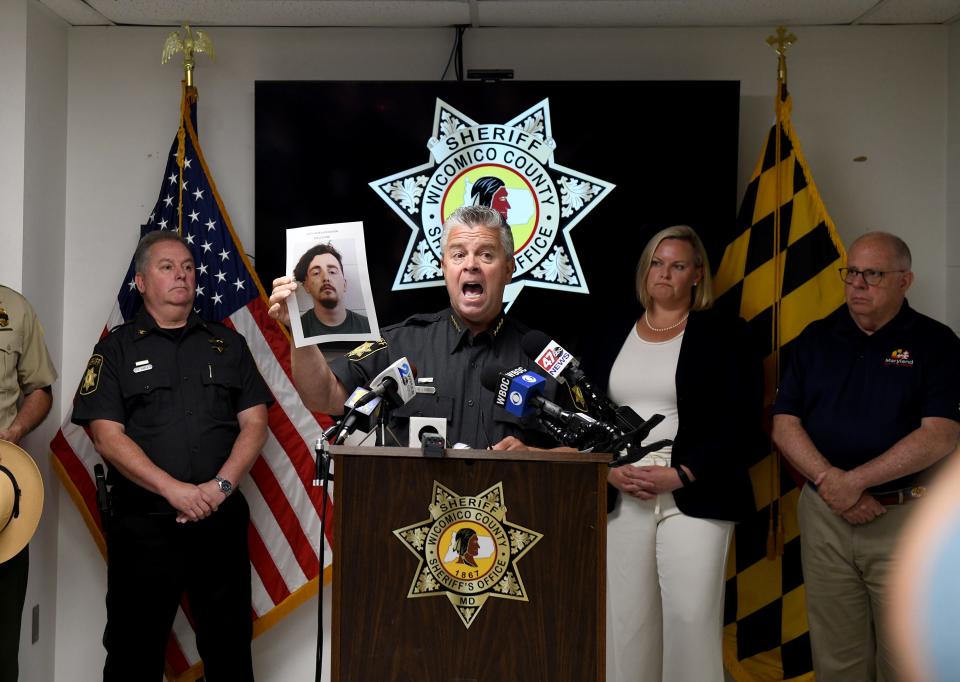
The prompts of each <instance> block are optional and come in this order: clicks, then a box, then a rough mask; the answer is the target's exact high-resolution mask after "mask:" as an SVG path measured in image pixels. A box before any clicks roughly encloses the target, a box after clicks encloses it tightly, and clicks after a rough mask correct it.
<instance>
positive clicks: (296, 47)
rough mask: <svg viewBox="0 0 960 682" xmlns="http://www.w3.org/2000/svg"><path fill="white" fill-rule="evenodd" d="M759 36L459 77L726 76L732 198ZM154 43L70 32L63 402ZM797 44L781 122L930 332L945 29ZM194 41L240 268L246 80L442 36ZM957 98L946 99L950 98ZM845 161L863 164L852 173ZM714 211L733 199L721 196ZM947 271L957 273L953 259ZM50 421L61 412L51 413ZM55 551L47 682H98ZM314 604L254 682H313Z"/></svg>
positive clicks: (495, 58)
mask: <svg viewBox="0 0 960 682" xmlns="http://www.w3.org/2000/svg"><path fill="white" fill-rule="evenodd" d="M770 32H771V31H770V30H769V29H763V28H756V29H682V30H681V29H670V30H626V29H624V30H578V31H574V30H535V29H522V30H521V29H510V30H506V29H483V30H470V31H468V32H467V34H466V37H465V44H466V49H465V62H466V64H467V65H468V66H469V67H483V68H495V67H510V68H513V69H515V70H516V76H517V78H518V79H527V80H536V79H585V80H586V79H734V80H740V81H741V93H742V98H741V145H740V150H741V162H740V163H741V169H740V179H741V182H740V186H741V188H742V187H743V185H744V184H745V182H746V179H747V177H748V176H749V174H750V171H751V170H752V168H753V165H754V163H755V162H756V158H757V155H758V154H759V149H760V145H761V143H762V140H763V138H764V136H765V135H766V132H767V129H768V127H769V125H770V122H771V119H772V112H773V108H772V96H773V91H774V76H775V68H776V62H775V57H774V55H773V54H772V52H771V50H770V49H769V48H768V47H767V46H766V44H765V42H764V39H765V38H766V36H767V35H768V34H769V33H770ZM167 33H168V30H167V29H144V28H115V27H114V28H74V29H71V30H70V31H69V50H68V64H69V67H68V78H67V93H68V96H67V101H68V111H69V116H68V119H67V125H66V131H67V132H66V137H67V154H66V208H65V211H66V216H67V219H66V238H65V245H64V246H65V253H66V254H68V256H67V258H66V259H65V263H64V287H63V291H64V300H63V320H62V322H63V328H64V329H69V330H70V340H69V341H68V342H67V343H65V344H64V348H63V354H62V362H61V363H60V365H61V367H62V374H63V385H64V386H68V387H72V386H76V385H77V383H78V381H79V378H80V374H81V371H82V369H83V367H84V365H85V362H86V359H87V356H88V354H89V352H90V348H91V347H92V345H93V342H94V340H95V339H96V338H97V335H98V334H99V332H100V329H101V327H102V324H103V322H104V321H105V319H106V316H107V313H108V312H109V309H110V307H111V305H112V300H113V297H114V295H115V294H116V292H117V289H118V287H119V285H120V279H121V277H122V276H123V273H124V270H125V268H126V266H127V263H128V261H129V258H130V253H131V251H132V249H133V246H134V244H135V242H136V237H137V233H138V232H137V227H138V225H139V224H140V223H141V222H142V221H143V220H144V218H145V216H146V214H147V212H148V211H149V210H150V207H151V206H152V204H153V202H154V201H155V199H156V192H157V191H158V189H159V182H160V175H161V173H162V172H163V164H164V159H163V158H162V157H163V155H164V154H165V153H166V150H167V148H168V145H169V144H170V141H171V139H172V136H173V134H174V131H175V126H176V117H177V107H178V104H179V99H178V98H179V83H178V81H179V78H180V74H179V71H178V68H177V67H176V66H172V65H168V66H166V67H161V66H160V64H159V56H160V48H161V45H162V43H163V40H164V38H165V36H166V34H167ZM795 33H797V34H798V35H799V36H800V40H799V42H798V43H797V44H796V45H795V46H794V47H793V48H792V50H791V56H790V68H791V70H790V85H791V91H792V93H793V96H794V112H795V114H794V121H795V125H796V129H797V131H798V134H799V136H800V140H801V143H802V144H803V147H804V151H805V152H806V155H807V157H808V160H809V162H810V165H811V167H812V170H813V173H814V177H815V178H816V181H817V183H818V185H819V187H820V189H821V192H822V194H823V196H824V198H825V201H826V203H827V207H828V209H829V210H830V212H831V214H832V215H833V217H834V219H835V221H836V223H837V225H838V227H839V229H840V232H841V236H842V237H843V238H844V240H845V241H847V242H849V241H850V240H851V239H852V238H854V237H855V236H856V235H858V234H860V233H862V232H865V231H867V230H872V229H885V230H890V231H893V232H896V233H899V234H901V235H903V236H904V237H905V238H906V239H907V241H908V242H909V243H910V245H911V247H912V248H913V250H914V253H915V269H916V271H917V273H918V277H917V283H916V285H915V290H914V291H913V292H912V294H911V301H912V303H913V304H914V305H915V307H917V308H919V309H920V310H922V311H924V312H927V313H929V314H931V315H933V316H934V317H937V318H939V319H944V318H945V317H946V313H947V300H948V290H947V286H946V272H947V269H946V265H947V263H946V262H945V257H944V253H945V250H946V249H945V247H946V245H947V239H946V224H947V201H946V188H947V173H946V167H947V156H946V143H947V134H946V125H947V92H948V91H947V87H946V86H947V73H948V71H947V66H948V51H947V47H948V36H949V35H950V34H949V32H948V30H947V29H946V28H942V27H913V28H909V27H908V28H896V27H889V28H870V27H857V28H804V29H799V30H795ZM211 34H212V37H213V39H214V41H215V43H216V47H217V61H216V62H215V63H212V64H211V63H210V62H209V61H208V60H206V58H205V57H202V56H201V57H200V66H199V68H198V70H197V85H198V88H199V91H200V104H199V112H200V113H199V129H200V136H201V140H202V141H203V147H204V152H205V154H206V156H207V160H208V162H209V164H210V167H211V170H212V172H213V175H214V177H215V179H216V181H217V184H218V187H219V190H220V193H221V195H222V197H223V199H224V201H225V204H226V206H227V207H228V210H229V211H230V213H231V215H232V218H233V222H234V226H235V228H236V229H237V231H238V233H239V235H240V237H241V239H243V241H244V242H245V245H246V247H247V250H248V251H251V252H254V253H255V245H254V243H253V233H254V226H253V216H254V139H253V134H254V120H253V115H254V112H253V90H254V81H255V80H257V79H288V80H298V79H320V80H323V79H345V80H352V79H359V80H362V79H404V80H420V79H424V80H431V79H436V78H437V77H438V76H439V75H440V73H441V71H442V69H443V66H444V64H445V63H446V60H447V56H448V54H449V50H450V47H451V41H452V37H453V31H452V30H426V29H422V30H420V29H405V30H380V29H337V30H299V29H226V28H215V29H211ZM950 63H951V64H956V63H957V62H956V59H953V58H951V60H950ZM108 67H109V68H108ZM957 89H958V87H957V86H956V85H952V86H951V89H950V93H951V96H952V97H955V96H956V94H955V91H956V90H957ZM650 105H651V106H655V103H651V104H650ZM620 116H622V120H620V121H618V120H615V119H614V120H611V121H610V126H611V127H616V126H623V127H627V126H629V123H630V120H629V112H627V113H626V114H620ZM957 129H958V130H960V128H957ZM709 130H710V107H709V103H704V116H703V128H702V129H701V130H696V131H691V134H709ZM858 155H865V156H867V157H868V161H867V162H866V163H853V162H852V159H853V158H854V157H855V156H858ZM320 162H323V160H320ZM956 182H957V181H956V179H955V178H954V184H956ZM695 200H696V196H695V194H692V195H691V201H695ZM730 200H731V202H735V201H736V202H739V197H736V198H735V197H731V199H730ZM951 216H952V217H953V218H954V219H955V214H954V213H951ZM584 229H585V228H584ZM581 236H582V235H581ZM956 251H957V249H954V254H956ZM951 263H952V264H954V265H960V258H956V257H955V258H953V260H952V261H951ZM956 290H957V288H956V286H953V287H952V289H951V291H956ZM68 408H69V404H68V403H64V404H63V405H62V406H61V413H62V414H65V413H66V411H67V410H68ZM58 551H59V556H58V563H59V589H58V594H57V598H58V603H57V616H58V618H57V639H56V642H57V652H56V653H57V665H56V678H55V679H56V680H58V681H59V680H63V681H64V682H66V681H67V680H69V681H70V682H85V681H86V680H95V679H99V675H100V666H101V665H102V660H103V651H102V648H101V646H100V635H101V633H102V626H103V620H104V608H103V593H104V587H105V585H104V578H103V572H102V559H101V557H100V556H99V554H98V553H97V551H96V550H95V549H94V546H93V544H92V542H90V541H89V540H88V538H87V537H86V529H85V528H84V527H83V525H82V523H81V522H80V521H79V519H78V516H77V514H76V513H75V512H74V510H73V509H72V508H70V503H69V502H68V501H66V500H63V501H62V503H61V509H60V519H59V547H58ZM315 604H316V602H315V601H311V602H309V603H308V604H307V605H306V606H304V607H302V608H301V609H300V610H299V611H297V612H296V613H294V614H293V615H292V616H291V617H290V618H289V619H288V621H286V622H284V623H282V624H281V625H279V626H278V627H277V628H276V629H275V630H274V631H273V632H270V633H268V634H267V635H266V636H264V637H263V638H261V639H260V640H258V641H257V642H255V645H254V656H255V661H256V665H257V668H258V679H260V680H262V681H266V682H270V681H272V680H275V681H278V682H279V681H281V680H282V681H284V682H288V681H294V682H296V681H297V680H308V679H312V675H313V672H312V671H313V657H314V651H313V644H314V637H315V632H316V619H315V614H314V610H315ZM38 679H40V678H38Z"/></svg>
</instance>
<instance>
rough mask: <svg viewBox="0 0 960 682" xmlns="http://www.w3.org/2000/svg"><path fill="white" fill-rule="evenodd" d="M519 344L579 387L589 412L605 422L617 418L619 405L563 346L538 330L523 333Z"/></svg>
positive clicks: (552, 373) (559, 378)
mask: <svg viewBox="0 0 960 682" xmlns="http://www.w3.org/2000/svg"><path fill="white" fill-rule="evenodd" d="M520 345H521V346H522V347H523V352H524V353H526V354H527V357H529V358H530V359H531V360H533V361H534V362H535V363H536V364H537V366H538V367H540V368H541V369H543V371H545V372H546V373H547V374H549V375H550V376H552V377H553V378H554V379H556V380H557V381H558V382H559V383H561V384H569V385H570V386H571V387H573V386H576V387H577V388H579V389H580V392H581V393H582V394H583V397H584V401H585V402H586V407H587V411H588V412H590V413H591V414H592V415H593V416H594V417H596V418H597V419H601V420H603V421H616V420H617V415H616V411H617V406H616V405H614V404H613V403H612V402H611V401H610V399H609V398H607V397H606V396H605V395H604V394H603V393H601V392H600V391H598V390H597V389H596V388H594V386H593V384H592V383H591V382H590V380H589V379H588V378H587V376H586V374H584V372H583V370H582V369H580V363H579V362H578V361H577V359H576V358H575V357H573V354H572V353H570V352H569V351H568V350H566V349H565V348H564V347H563V346H561V345H560V344H559V343H557V342H556V341H554V340H553V339H551V338H550V337H549V336H547V335H546V334H544V333H543V332H541V331H538V330H535V329H534V330H531V331H529V332H527V333H526V334H524V335H523V338H522V339H521V341H520ZM627 409H629V408H627Z"/></svg>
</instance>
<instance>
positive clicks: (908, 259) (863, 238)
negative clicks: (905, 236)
mask: <svg viewBox="0 0 960 682" xmlns="http://www.w3.org/2000/svg"><path fill="white" fill-rule="evenodd" d="M861 242H869V243H871V244H873V245H876V246H879V247H880V248H883V249H889V250H890V252H891V254H892V255H893V258H894V259H895V263H896V267H897V269H898V270H904V271H907V272H909V271H910V269H911V268H912V267H913V257H912V256H911V255H910V247H909V246H907V243H906V242H905V241H903V240H902V239H900V237H898V236H897V235H895V234H890V233H889V232H867V233H866V234H862V235H860V236H859V237H857V238H856V239H855V240H854V241H853V244H851V245H850V251H851V252H853V251H854V249H856V248H857V246H858V245H859V244H860V243H861Z"/></svg>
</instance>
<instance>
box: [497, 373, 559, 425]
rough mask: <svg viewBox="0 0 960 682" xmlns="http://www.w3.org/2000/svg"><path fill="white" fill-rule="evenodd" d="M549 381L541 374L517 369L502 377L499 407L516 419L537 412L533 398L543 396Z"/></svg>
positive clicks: (498, 399)
mask: <svg viewBox="0 0 960 682" xmlns="http://www.w3.org/2000/svg"><path fill="white" fill-rule="evenodd" d="M546 383H547V380H546V379H544V378H543V377H542V376H540V375H539V374H535V373H534V372H528V371H527V370H526V368H524V367H517V368H515V369H512V370H510V371H509V372H505V373H504V374H503V375H502V376H501V377H500V386H499V390H498V391H497V405H500V406H502V407H503V408H504V409H505V410H506V411H507V412H509V413H510V414H512V415H514V416H516V417H526V416H527V415H529V414H532V413H534V412H536V407H535V406H534V405H533V397H534V396H538V395H543V389H544V386H545V385H546Z"/></svg>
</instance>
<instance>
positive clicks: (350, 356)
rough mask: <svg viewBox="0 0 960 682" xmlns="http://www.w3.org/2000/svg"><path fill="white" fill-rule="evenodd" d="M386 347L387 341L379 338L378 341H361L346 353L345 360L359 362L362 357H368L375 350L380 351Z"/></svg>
mask: <svg viewBox="0 0 960 682" xmlns="http://www.w3.org/2000/svg"><path fill="white" fill-rule="evenodd" d="M386 347H387V342H386V341H384V340H383V339H380V340H379V341H367V342H365V343H361V344H360V345H359V346H357V347H356V348H354V349H353V350H352V351H350V352H349V353H347V360H351V361H353V362H360V361H361V360H363V359H364V358H369V357H370V356H371V355H373V354H374V353H376V352H377V351H381V350H383V349H384V348H386Z"/></svg>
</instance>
